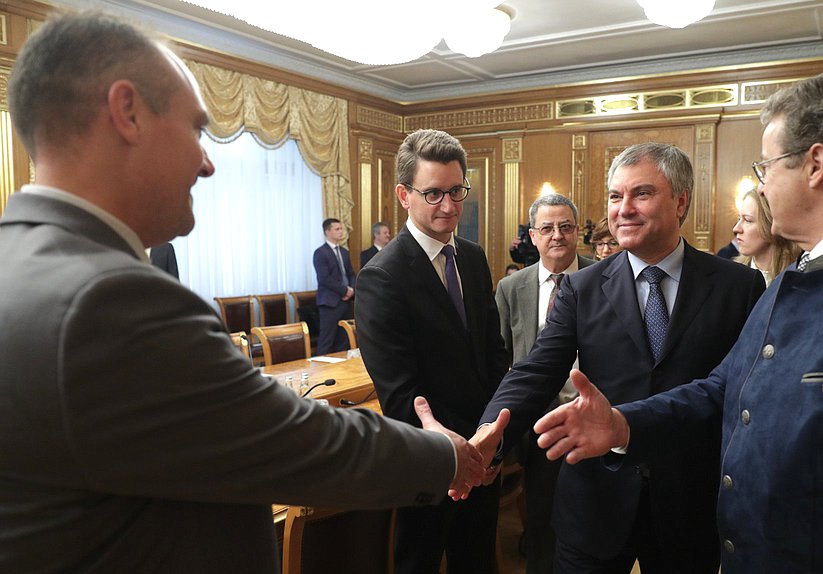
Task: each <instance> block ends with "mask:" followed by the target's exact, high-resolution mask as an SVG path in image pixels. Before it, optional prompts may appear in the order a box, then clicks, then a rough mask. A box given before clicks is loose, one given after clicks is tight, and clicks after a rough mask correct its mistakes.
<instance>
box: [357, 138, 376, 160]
mask: <svg viewBox="0 0 823 574" xmlns="http://www.w3.org/2000/svg"><path fill="white" fill-rule="evenodd" d="M357 149H358V154H357V157H358V158H359V159H360V161H361V162H366V163H372V161H373V160H372V156H373V155H374V142H373V141H372V140H370V139H360V140H357Z"/></svg>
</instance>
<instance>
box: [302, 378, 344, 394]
mask: <svg viewBox="0 0 823 574" xmlns="http://www.w3.org/2000/svg"><path fill="white" fill-rule="evenodd" d="M336 384H337V381H335V380H334V379H326V380H325V381H323V382H322V383H317V384H314V385H312V386H310V387H309V388H308V389H307V390H306V392H305V393H303V394H302V395H300V398H301V399H303V398H305V397H306V396H307V395H308V394H309V393H310V392H312V391H313V390H314V389H316V388H317V387H322V386H326V387H330V386H332V385H336Z"/></svg>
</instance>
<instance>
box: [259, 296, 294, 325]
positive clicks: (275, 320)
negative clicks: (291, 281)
mask: <svg viewBox="0 0 823 574" xmlns="http://www.w3.org/2000/svg"><path fill="white" fill-rule="evenodd" d="M254 298H255V300H256V301H257V307H258V308H259V309H260V326H261V327H267V326H269V325H285V324H286V323H288V322H289V302H288V299H286V294H285V293H276V294H274V295H255V296H254Z"/></svg>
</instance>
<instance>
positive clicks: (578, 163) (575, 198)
mask: <svg viewBox="0 0 823 574" xmlns="http://www.w3.org/2000/svg"><path fill="white" fill-rule="evenodd" d="M588 141H589V138H588V135H587V134H572V189H571V194H570V195H571V197H569V199H571V200H572V203H574V204H575V205H577V206H580V205H581V203H582V201H581V200H582V199H583V197H585V194H586V182H588V181H589V178H588V173H589V165H588V158H589V150H588V147H589V144H588ZM512 237H513V236H512ZM581 238H582V236H581ZM581 241H582V239H581Z"/></svg>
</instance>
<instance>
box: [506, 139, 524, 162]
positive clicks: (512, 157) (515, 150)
mask: <svg viewBox="0 0 823 574" xmlns="http://www.w3.org/2000/svg"><path fill="white" fill-rule="evenodd" d="M521 161H523V138H503V163H515V162H521Z"/></svg>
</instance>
